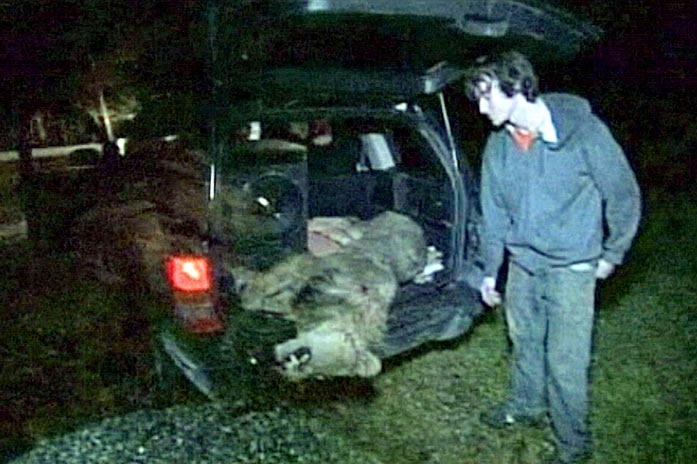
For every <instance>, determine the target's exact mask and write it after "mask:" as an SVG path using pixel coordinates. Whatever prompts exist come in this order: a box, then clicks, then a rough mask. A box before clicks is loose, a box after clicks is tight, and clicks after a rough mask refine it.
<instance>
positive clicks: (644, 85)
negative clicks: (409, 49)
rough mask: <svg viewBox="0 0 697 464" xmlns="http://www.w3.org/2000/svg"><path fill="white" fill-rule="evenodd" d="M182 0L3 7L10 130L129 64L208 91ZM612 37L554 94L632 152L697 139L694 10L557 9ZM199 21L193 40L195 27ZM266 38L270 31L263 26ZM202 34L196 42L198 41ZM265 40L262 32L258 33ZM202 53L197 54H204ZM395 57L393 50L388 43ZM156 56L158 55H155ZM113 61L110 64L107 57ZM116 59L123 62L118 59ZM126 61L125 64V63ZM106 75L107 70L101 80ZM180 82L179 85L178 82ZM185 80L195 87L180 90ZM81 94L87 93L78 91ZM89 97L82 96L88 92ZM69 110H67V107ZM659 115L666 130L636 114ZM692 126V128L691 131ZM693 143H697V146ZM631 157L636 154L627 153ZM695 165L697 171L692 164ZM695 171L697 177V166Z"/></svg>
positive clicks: (0, 39)
mask: <svg viewBox="0 0 697 464" xmlns="http://www.w3.org/2000/svg"><path fill="white" fill-rule="evenodd" d="M204 3H205V2H194V1H191V0H176V1H155V0H153V1H147V2H143V1H116V0H109V1H97V0H73V1H57V2H29V1H9V2H8V1H5V2H2V3H0V11H1V21H2V26H1V28H0V61H1V62H2V63H3V71H2V76H0V89H2V90H1V92H2V93H1V95H2V99H1V100H0V105H2V111H3V114H4V115H5V117H4V119H5V121H4V122H3V126H6V125H7V121H8V120H10V119H12V118H13V117H14V118H15V119H16V118H17V117H18V116H17V114H23V112H26V111H33V110H34V109H35V108H36V107H38V106H45V105H52V104H53V105H55V104H56V103H57V102H69V101H71V100H73V103H74V100H75V95H76V93H79V92H80V89H83V90H84V82H81V81H82V80H84V79H82V78H81V76H84V75H85V74H89V73H90V72H91V73H94V72H95V71H94V70H95V69H103V68H104V67H103V63H104V61H105V60H106V61H109V62H110V63H112V64H111V66H112V68H109V67H108V66H107V67H106V70H105V71H102V72H103V73H109V69H113V62H116V63H117V65H116V67H117V68H118V66H119V65H118V63H119V62H120V63H121V67H120V68H119V69H120V71H119V72H124V71H123V70H124V69H127V71H126V73H128V74H130V75H129V76H128V77H129V78H133V77H135V78H136V79H140V80H147V81H150V82H157V83H158V84H159V88H158V89H153V90H152V91H153V92H161V91H168V90H169V89H172V88H176V87H177V86H181V85H184V86H188V87H192V84H191V82H198V84H193V85H194V86H196V85H198V86H201V82H202V81H205V79H202V76H203V75H204V74H203V72H204V68H205V58H202V57H203V56H205V49H202V48H201V44H203V47H205V36H201V29H200V25H201V24H202V18H203V17H204V16H205V15H204V13H203V10H202V4H204ZM243 3H244V5H246V6H245V7H244V8H242V12H243V13H242V14H251V15H252V16H251V17H254V13H253V12H254V11H255V9H258V10H260V11H261V10H262V7H261V6H260V5H263V4H264V2H258V1H257V2H249V1H245V2H243ZM556 3H558V4H560V5H562V6H564V7H565V8H567V9H569V10H571V11H575V12H576V14H577V15H578V16H580V17H583V18H588V19H590V20H591V21H592V22H594V23H595V24H596V25H598V26H600V27H601V28H602V29H603V30H604V35H603V37H602V39H601V42H600V43H598V44H595V45H593V46H592V47H591V48H590V49H589V50H587V51H586V52H585V53H584V55H583V56H582V57H580V58H579V59H577V60H576V61H575V62H574V63H572V64H565V65H563V69H556V68H553V69H551V70H550V72H548V73H547V74H546V75H543V85H544V84H546V85H547V87H548V88H557V89H559V88H562V89H563V88H568V89H573V90H575V89H578V92H579V93H583V94H584V95H585V96H587V97H588V98H590V99H591V100H592V101H593V103H594V105H596V107H597V109H598V111H599V112H601V113H603V114H605V115H606V116H607V117H609V118H610V119H611V121H610V122H611V123H613V120H614V122H615V123H617V124H622V126H623V128H622V132H624V133H625V134H624V136H625V137H626V139H627V140H626V143H628V144H630V145H631V144H633V143H634V141H633V138H634V137H636V134H638V133H641V134H647V133H650V134H651V135H652V136H656V137H659V136H663V135H665V136H668V137H679V138H681V139H686V138H687V139H690V138H692V140H694V138H695V136H694V134H693V135H691V136H690V135H689V134H688V133H686V132H694V130H695V129H694V123H690V122H689V120H688V119H691V118H689V116H682V115H681V114H680V106H683V107H686V108H689V107H691V106H692V104H691V103H690V102H694V96H693V94H694V91H695V88H697V76H696V75H695V72H694V70H695V69H697V67H696V66H695V58H694V50H695V49H697V33H695V32H694V28H693V27H692V26H693V23H694V20H695V19H696V18H697V13H696V12H695V5H694V2H690V1H672V2H663V1H659V0H651V1H644V2H636V1H627V0H623V1H615V2H600V1H599V2H592V3H591V2H578V3H574V2H569V1H566V2H556ZM195 22H197V23H198V24H199V29H198V32H196V28H194V31H193V32H192V30H191V28H190V25H191V24H192V23H195ZM259 22H260V30H261V31H264V30H265V29H264V27H265V26H266V27H268V22H264V21H259ZM197 34H198V35H197ZM259 35H260V36H263V33H260V34H259ZM196 44H198V45H196ZM382 45H383V47H382V48H390V46H391V44H382ZM153 54H154V55H153ZM107 57H111V58H107ZM113 57H117V58H116V59H113ZM119 60H120V61H119ZM98 72H99V71H98ZM175 76H178V78H175ZM182 76H184V77H186V79H187V80H188V83H185V84H182V82H181V79H180V78H181V77H182ZM80 85H83V87H82V88H81V87H79V86H80ZM83 93H84V92H83ZM59 104H61V103H59ZM637 114H640V115H648V114H651V115H660V118H659V119H661V121H647V120H645V118H642V119H641V120H638V119H637V118H636V115H637ZM688 126H689V127H688ZM693 143H694V142H693ZM628 148H629V150H630V151H631V149H632V147H631V146H630V147H628ZM691 163H692V164H694V163H693V162H691ZM690 169H693V170H694V166H692V167H691V168H690Z"/></svg>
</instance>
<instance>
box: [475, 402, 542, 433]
mask: <svg viewBox="0 0 697 464" xmlns="http://www.w3.org/2000/svg"><path fill="white" fill-rule="evenodd" d="M480 419H481V420H482V422H484V423H485V424H486V425H488V426H489V427H492V428H495V429H503V428H506V427H511V426H513V425H517V424H520V425H527V426H531V427H542V426H544V425H545V414H544V413H540V414H537V415H530V414H523V413H517V412H515V411H514V410H513V409H512V408H511V407H510V406H508V405H507V404H504V405H501V406H498V407H496V408H494V409H492V410H490V411H486V412H484V413H483V414H482V415H481V416H480Z"/></svg>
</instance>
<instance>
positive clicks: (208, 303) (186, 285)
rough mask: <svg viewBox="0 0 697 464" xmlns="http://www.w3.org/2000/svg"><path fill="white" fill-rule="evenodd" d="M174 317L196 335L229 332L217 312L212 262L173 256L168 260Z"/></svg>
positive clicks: (203, 257)
mask: <svg viewBox="0 0 697 464" xmlns="http://www.w3.org/2000/svg"><path fill="white" fill-rule="evenodd" d="M165 269H166V274H167V280H168V281H169V285H170V287H171V288H172V296H173V300H174V301H173V302H174V314H175V315H176V317H177V319H179V321H180V322H181V323H182V324H183V325H184V327H185V328H186V329H187V330H188V331H189V332H192V333H196V334H207V335H213V334H218V333H220V332H222V331H223V330H224V329H225V324H224V321H223V319H222V317H221V315H220V314H219V312H218V311H217V310H216V297H215V291H214V288H213V287H214V285H213V265H212V263H211V260H210V259H209V258H208V257H206V256H201V255H172V256H169V257H168V258H167V261H166V267H165Z"/></svg>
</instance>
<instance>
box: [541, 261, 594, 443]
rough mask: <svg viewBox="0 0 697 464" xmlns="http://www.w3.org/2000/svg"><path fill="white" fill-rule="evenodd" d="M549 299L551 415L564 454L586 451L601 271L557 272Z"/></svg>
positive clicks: (551, 280) (551, 281)
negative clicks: (595, 318)
mask: <svg viewBox="0 0 697 464" xmlns="http://www.w3.org/2000/svg"><path fill="white" fill-rule="evenodd" d="M546 282H547V283H546V289H545V293H544V301H545V304H546V311H547V317H548V321H549V329H548V336H547V375H548V389H547V396H548V402H549V412H550V417H551V419H552V425H553V427H554V431H555V434H556V437H557V439H558V441H559V445H560V447H561V450H562V452H564V451H568V452H570V453H576V452H583V451H585V450H587V449H588V447H589V446H590V443H589V434H588V407H589V405H588V403H589V398H588V396H589V391H588V390H589V385H588V383H589V377H588V375H589V369H590V362H591V343H592V331H593V318H594V304H595V284H596V279H595V273H594V270H593V269H592V268H591V266H590V265H589V266H588V269H584V270H572V269H570V268H568V267H567V268H561V269H552V270H550V271H549V273H548V278H547V279H546Z"/></svg>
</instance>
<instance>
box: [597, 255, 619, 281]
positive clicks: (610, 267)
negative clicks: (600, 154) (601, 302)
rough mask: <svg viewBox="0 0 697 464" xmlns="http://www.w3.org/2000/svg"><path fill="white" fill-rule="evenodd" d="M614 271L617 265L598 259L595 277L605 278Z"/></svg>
mask: <svg viewBox="0 0 697 464" xmlns="http://www.w3.org/2000/svg"><path fill="white" fill-rule="evenodd" d="M613 272H615V265H614V264H612V263H608V262H607V261H605V260H604V259H601V260H600V261H598V267H597V268H596V269H595V278H596V279H600V280H604V279H607V278H608V277H610V274H612V273H613Z"/></svg>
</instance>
